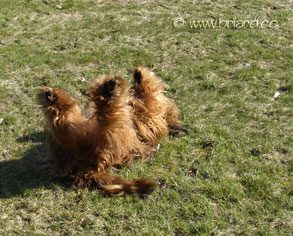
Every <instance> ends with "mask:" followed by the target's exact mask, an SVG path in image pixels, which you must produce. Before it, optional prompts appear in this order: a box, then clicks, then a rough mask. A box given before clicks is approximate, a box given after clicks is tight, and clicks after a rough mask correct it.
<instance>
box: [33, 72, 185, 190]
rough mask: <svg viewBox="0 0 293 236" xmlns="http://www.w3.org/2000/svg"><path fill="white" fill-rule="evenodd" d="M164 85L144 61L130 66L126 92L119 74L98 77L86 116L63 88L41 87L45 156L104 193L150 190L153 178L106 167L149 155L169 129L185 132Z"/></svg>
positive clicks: (89, 91) (78, 180)
mask: <svg viewBox="0 0 293 236" xmlns="http://www.w3.org/2000/svg"><path fill="white" fill-rule="evenodd" d="M164 88H165V85H164V83H163V82H162V81H160V80H159V79H158V78H157V77H155V76H154V75H153V74H152V72H150V71H149V70H148V69H146V68H143V67H138V68H137V69H136V70H135V71H134V82H133V85H132V87H131V88H130V92H129V91H128V87H127V83H126V81H125V80H123V79H122V78H121V77H113V76H106V77H99V78H98V79H97V80H95V81H94V82H93V83H92V84H90V86H89V87H88V88H87V90H86V91H85V94H86V95H87V96H88V97H89V98H90V108H89V111H88V115H87V116H82V114H81V111H80V109H79V106H78V102H77V101H76V100H75V99H73V98H71V97H70V96H68V95H67V93H65V92H64V91H61V90H59V89H57V88H49V87H43V88H41V89H40V91H39V93H38V95H37V102H38V104H40V105H41V109H42V111H43V113H44V115H45V118H46V126H45V131H46V134H47V140H48V145H49V155H48V157H49V159H50V160H54V161H55V162H56V164H57V169H58V172H59V174H60V175H61V176H64V177H68V178H72V179H74V181H75V182H76V183H77V184H78V185H79V186H92V187H97V188H100V189H102V190H103V191H104V192H105V193H107V194H123V193H124V192H129V193H133V192H138V193H149V192H150V191H152V190H153V188H154V185H155V183H154V182H153V181H152V180H146V179H136V180H130V181H127V180H125V179H123V178H120V177H113V176H111V175H110V174H107V173H105V171H106V170H107V169H109V168H110V167H111V166H114V165H117V166H127V165H128V164H129V162H130V161H132V160H133V159H135V158H137V157H145V156H147V155H148V154H149V153H150V152H151V151H152V150H154V149H155V148H156V145H157V144H158V143H159V141H160V139H161V138H163V137H165V136H166V135H167V134H168V132H171V133H172V134H176V133H178V132H184V133H187V130H186V129H185V128H183V127H181V126H180V121H179V120H178V114H179V113H178V109H177V107H176V105H175V104H174V103H173V102H172V101H171V100H169V99H168V98H167V97H166V96H165V95H164Z"/></svg>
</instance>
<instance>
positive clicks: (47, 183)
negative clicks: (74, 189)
mask: <svg viewBox="0 0 293 236" xmlns="http://www.w3.org/2000/svg"><path fill="white" fill-rule="evenodd" d="M29 140H31V141H32V142H33V143H34V144H35V145H34V146H33V147H32V148H30V149H28V150H27V151H25V153H24V155H23V157H22V158H21V159H19V160H8V161H1V162H0V199H1V198H10V197H14V196H20V195H23V194H24V193H25V192H26V191H28V190H31V189H37V188H40V187H45V188H52V187H53V186H54V185H61V186H63V187H64V188H68V187H70V186H72V183H69V182H68V181H65V180H63V179H61V178H56V177H55V178H54V177H49V176H48V175H45V174H44V173H42V170H41V169H38V165H39V163H41V160H43V159H44V157H45V155H46V152H47V147H46V145H45V134H44V133H43V132H36V133H32V134H30V135H27V136H23V137H20V138H18V139H17V142H18V143H24V142H28V141H29Z"/></svg>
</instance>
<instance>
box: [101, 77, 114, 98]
mask: <svg viewBox="0 0 293 236" xmlns="http://www.w3.org/2000/svg"><path fill="white" fill-rule="evenodd" d="M116 84H117V81H116V80H115V78H113V79H111V80H108V81H106V82H105V83H104V84H103V85H102V87H101V96H103V97H105V98H109V97H111V96H112V95H113V93H114V90H115V86H116Z"/></svg>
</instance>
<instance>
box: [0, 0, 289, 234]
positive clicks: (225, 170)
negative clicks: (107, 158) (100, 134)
mask: <svg viewBox="0 0 293 236" xmlns="http://www.w3.org/2000/svg"><path fill="white" fill-rule="evenodd" d="M60 3H62V8H61V9H58V8H57V7H56V5H58V4H60ZM291 9H292V3H290V1H272V0H263V1H262V0H259V1H252V0H249V1H242V0H239V1H215V0H211V1H209V0H207V1H196V2H195V1H194V2H192V1H167V0H161V1H121V0H115V1H90V0H88V1H73V0H67V1H54V0H53V1H49V0H43V1H37V0H31V1H29V0H28V1H20V0H19V1H8V0H2V1H1V2H0V35H1V38H0V118H3V121H2V122H1V124H0V132H1V139H0V235H291V234H292V232H293V158H292V155H293V148H292V144H293V110H292V106H293V80H292V78H293V70H292V65H293V47H292V45H293V40H292V35H293V30H292V29H293V27H292V26H293V25H292V19H293V14H292V11H291ZM177 17H182V18H184V19H185V21H186V24H185V25H184V26H183V27H182V28H179V29H177V28H175V27H174V26H173V21H174V20H175V19H176V18H177ZM219 18H221V19H226V20H231V19H242V20H254V19H256V18H258V19H261V20H269V21H271V20H277V21H278V27H277V28H275V29H269V28H264V29H248V28H245V29H233V28H230V29H191V28H190V27H189V26H188V21H190V20H209V19H219ZM138 65H144V66H148V67H150V68H152V70H154V71H155V73H156V74H157V75H159V76H160V77H161V78H162V79H163V80H164V81H165V82H166V83H167V84H168V85H169V86H170V89H169V90H168V96H169V97H170V98H172V99H174V100H175V101H176V103H177V104H178V106H179V108H180V110H181V120H182V121H183V123H184V125H185V126H186V127H188V129H189V131H190V134H189V135H188V136H185V137H180V138H167V139H165V140H163V141H162V143H161V149H160V150H159V151H158V152H157V153H155V154H153V155H152V156H151V157H150V158H149V159H148V160H147V161H137V162H136V163H135V164H134V165H133V166H132V167H131V168H129V169H127V168H123V169H120V170H113V173H114V174H117V175H121V176H124V177H125V178H135V177H149V178H153V179H155V180H157V181H158V186H157V188H156V190H155V192H154V193H152V194H151V195H149V196H148V197H146V198H142V197H140V196H138V195H127V196H123V197H112V198H106V197H103V196H102V195H101V194H100V193H99V192H97V191H91V190H88V189H79V190H74V189H73V188H72V187H71V184H70V183H66V182H64V181H62V180H59V179H50V178H48V177H45V176H41V175H40V174H38V173H37V172H36V171H35V168H34V167H33V166H34V163H35V160H36V159H38V158H40V157H42V156H44V155H45V153H46V148H45V141H44V139H45V138H44V136H45V135H44V133H43V124H44V120H43V116H42V114H41V112H40V110H39V108H38V106H37V105H36V103H35V94H36V90H37V88H39V87H40V86H43V85H48V86H56V87H60V88H62V89H65V90H68V91H69V92H70V93H71V94H72V96H74V97H75V98H77V99H78V100H80V101H81V105H82V106H84V105H85V103H86V99H85V98H84V97H83V96H82V94H81V91H82V90H83V89H84V88H85V87H86V85H87V84H88V83H89V82H90V81H91V80H93V79H94V78H95V77H97V76H98V75H100V74H108V73H111V74H117V75H120V76H122V77H124V78H125V79H127V80H129V81H130V80H131V71H132V70H133V69H134V68H135V67H136V66H138ZM276 91H279V92H280V97H279V98H278V99H275V100H274V99H272V98H273V95H274V94H275V92H276ZM290 232H291V233H290Z"/></svg>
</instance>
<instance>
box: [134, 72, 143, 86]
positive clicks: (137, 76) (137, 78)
mask: <svg viewBox="0 0 293 236" xmlns="http://www.w3.org/2000/svg"><path fill="white" fill-rule="evenodd" d="M141 77H142V75H141V72H140V71H139V70H138V69H135V70H134V72H133V79H134V82H135V83H137V84H141Z"/></svg>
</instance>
